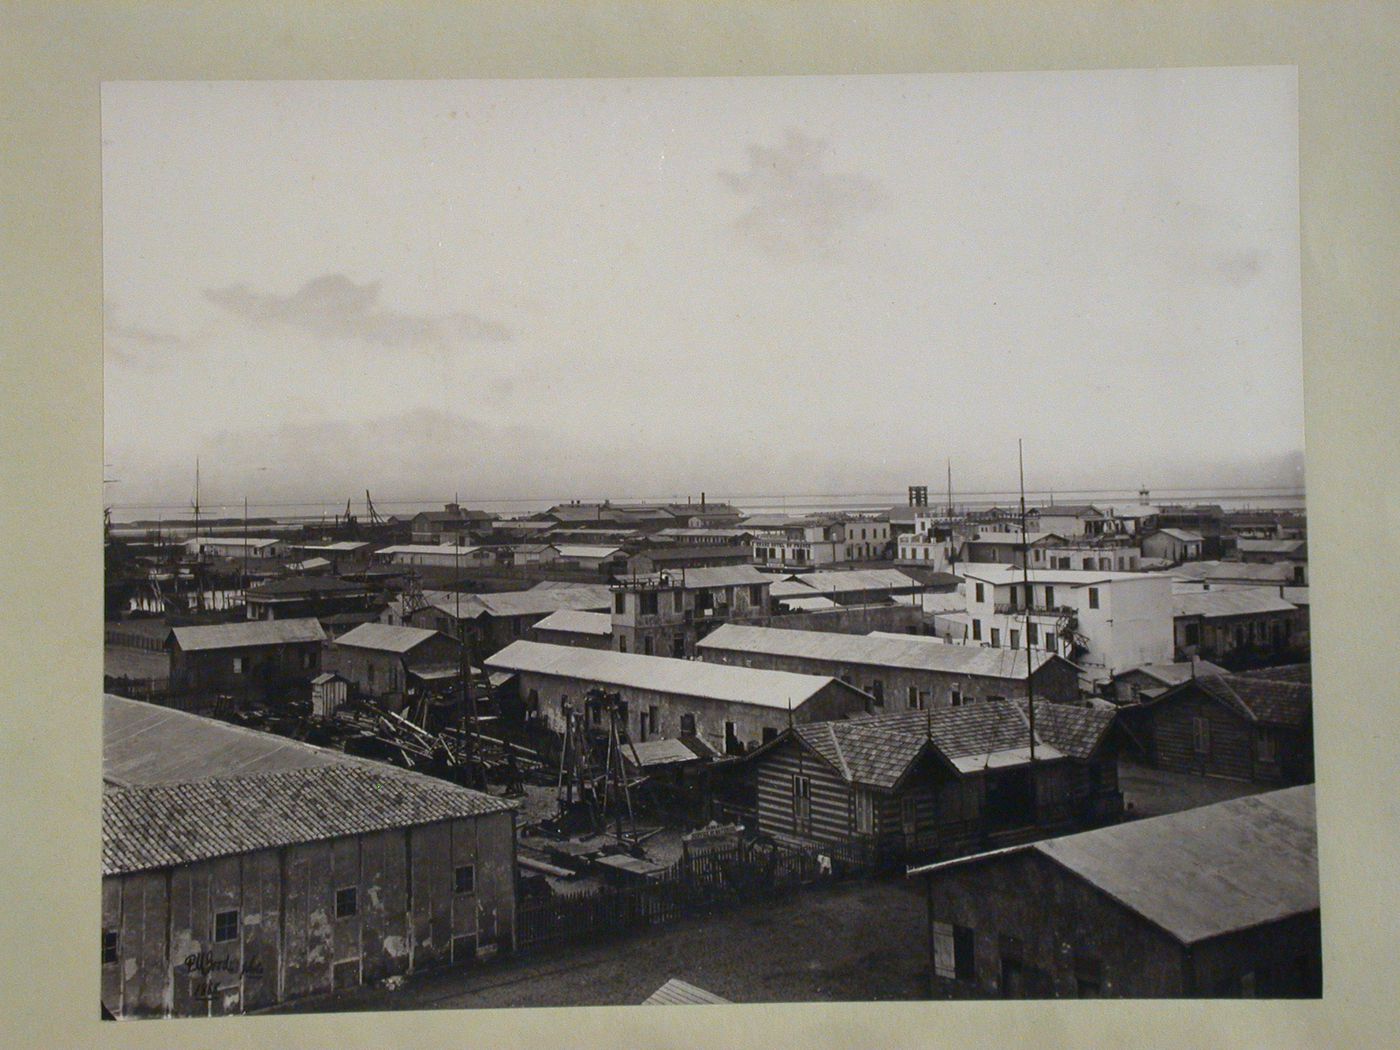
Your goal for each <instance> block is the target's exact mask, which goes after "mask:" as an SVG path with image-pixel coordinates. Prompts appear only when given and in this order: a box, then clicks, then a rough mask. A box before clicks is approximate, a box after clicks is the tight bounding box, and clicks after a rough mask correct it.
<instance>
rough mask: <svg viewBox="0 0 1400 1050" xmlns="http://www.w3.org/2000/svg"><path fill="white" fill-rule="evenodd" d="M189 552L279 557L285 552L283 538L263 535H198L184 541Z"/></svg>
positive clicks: (235, 556)
mask: <svg viewBox="0 0 1400 1050" xmlns="http://www.w3.org/2000/svg"><path fill="white" fill-rule="evenodd" d="M185 549H186V550H187V551H189V553H190V554H194V555H201V554H202V555H205V556H210V555H213V556H216V557H221V558H245V557H246V558H265V559H266V558H280V557H282V555H284V554H285V553H286V552H287V543H286V541H285V540H280V539H269V538H267V537H265V536H200V537H199V538H198V539H194V538H190V539H188V540H186V541H185Z"/></svg>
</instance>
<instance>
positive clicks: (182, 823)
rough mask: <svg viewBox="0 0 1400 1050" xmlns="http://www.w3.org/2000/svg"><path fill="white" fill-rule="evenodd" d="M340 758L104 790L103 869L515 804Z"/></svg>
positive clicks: (116, 870) (164, 863)
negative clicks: (245, 773)
mask: <svg viewBox="0 0 1400 1050" xmlns="http://www.w3.org/2000/svg"><path fill="white" fill-rule="evenodd" d="M389 770H390V767H387V766H381V767H380V769H370V768H366V767H360V766H348V765H342V764H336V765H330V766H325V767H320V768H306V769H294V770H288V771H284V772H279V773H264V774H261V775H256V776H244V777H230V778H227V779H221V780H200V781H193V782H187V783H177V784H159V785H148V786H142V787H129V788H112V789H110V790H108V791H106V792H104V793H103V796H102V874H103V875H117V874H122V873H126V872H132V871H144V870H147V869H150V868H165V867H171V866H173V865H176V864H189V863H193V862H195V861H202V860H209V859H211V858H213V857H226V856H232V855H234V854H238V853H248V852H251V851H253V850H261V849H271V848H275V847H279V846H290V845H294V844H297V843H303V842H316V841H322V840H325V839H332V838H340V837H342V836H345V835H359V834H365V833H367V832H373V831H383V830H386V829H388V828H402V827H411V826H414V825H418V824H431V823H435V822H437V821H440V820H450V819H453V818H455V817H472V816H480V815H482V814H485V813H494V812H498V811H503V810H508V809H511V808H513V807H512V806H511V805H510V803H508V802H505V801H503V800H501V799H498V798H494V797H492V796H490V795H485V794H482V793H480V792H477V791H471V790H468V789H467V788H463V787H459V786H457V785H456V784H451V783H449V782H447V781H443V780H433V779H431V778H429V777H420V778H416V779H413V780H410V779H408V778H406V777H403V776H400V775H397V774H396V773H394V772H390V771H389Z"/></svg>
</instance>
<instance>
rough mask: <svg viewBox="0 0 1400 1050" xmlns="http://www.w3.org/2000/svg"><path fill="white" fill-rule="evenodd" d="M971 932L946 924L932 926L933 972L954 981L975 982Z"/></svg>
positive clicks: (940, 923)
mask: <svg viewBox="0 0 1400 1050" xmlns="http://www.w3.org/2000/svg"><path fill="white" fill-rule="evenodd" d="M972 945H973V937H972V930H971V929H970V928H968V927H966V926H955V925H953V924H952V923H948V922H935V923H934V924H933V972H934V974H935V975H937V976H939V977H943V978H947V979H948V980H954V981H972V980H976V977H977V971H976V967H975V965H974V963H973V955H972Z"/></svg>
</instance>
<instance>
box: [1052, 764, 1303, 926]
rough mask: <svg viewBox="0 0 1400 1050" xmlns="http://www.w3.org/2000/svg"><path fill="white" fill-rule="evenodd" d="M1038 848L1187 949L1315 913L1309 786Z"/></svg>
mask: <svg viewBox="0 0 1400 1050" xmlns="http://www.w3.org/2000/svg"><path fill="white" fill-rule="evenodd" d="M1034 848H1035V849H1037V850H1039V851H1040V852H1041V853H1043V854H1045V856H1047V857H1049V858H1051V859H1052V860H1054V861H1055V862H1056V863H1058V864H1060V865H1062V866H1063V867H1065V868H1067V869H1069V870H1070V871H1072V872H1074V873H1075V874H1076V875H1078V876H1079V877H1080V878H1083V879H1085V880H1087V881H1088V882H1090V883H1092V884H1093V885H1094V886H1097V887H1098V888H1099V889H1100V890H1102V891H1103V892H1105V893H1107V894H1108V895H1109V896H1110V897H1112V898H1114V899H1115V900H1117V901H1118V902H1119V903H1120V904H1123V905H1124V906H1126V907H1128V908H1129V909H1131V910H1132V911H1134V912H1136V913H1138V914H1139V915H1141V916H1142V917H1143V918H1145V919H1147V920H1148V921H1149V922H1151V923H1153V924H1154V925H1156V926H1158V927H1160V928H1162V929H1163V930H1166V931H1167V932H1168V933H1170V934H1171V935H1172V936H1174V937H1175V938H1176V939H1177V940H1179V941H1181V942H1182V943H1183V944H1194V943H1196V942H1197V941H1203V940H1206V939H1207V938H1210V937H1218V936H1220V935H1221V934H1225V933H1231V932H1234V931H1236V930H1244V929H1248V928H1250V927H1252V926H1258V925H1260V924H1262V923H1268V922H1276V921H1278V920H1280V919H1286V918H1288V917H1289V916H1292V915H1301V914H1305V913H1307V912H1312V911H1316V910H1317V908H1318V879H1317V817H1316V814H1315V812H1314V809H1313V788H1312V785H1306V786H1303V787H1296V788H1288V789H1286V790H1283V791H1271V792H1268V793H1266V794H1262V795H1251V796H1248V797H1246V798H1238V799H1234V800H1232V801H1229V802H1220V803H1217V804H1215V805H1212V806H1202V807H1200V808H1198V809H1189V810H1185V811H1183V812H1180V813H1172V814H1169V815H1167V816H1163V817H1153V818H1151V819H1148V820H1136V821H1132V822H1130V823H1127V824H1119V825H1116V826H1114V827H1110V828H1102V829H1099V830H1097V831H1088V832H1084V833H1083V834H1079V835H1069V836H1066V837H1064V838H1059V839H1050V840H1048V841H1044V842H1038V843H1036V844H1035V846H1034Z"/></svg>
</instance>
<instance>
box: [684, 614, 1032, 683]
mask: <svg viewBox="0 0 1400 1050" xmlns="http://www.w3.org/2000/svg"><path fill="white" fill-rule="evenodd" d="M696 649H697V651H698V652H700V653H701V654H702V655H703V654H704V653H705V652H706V651H715V650H725V651H728V652H740V653H763V654H766V655H770V656H788V657H800V658H805V659H810V660H834V661H839V662H841V663H852V664H865V665H868V666H871V667H898V668H905V669H908V670H914V671H937V672H942V673H946V674H966V675H978V676H980V677H984V678H1014V679H1024V678H1025V677H1026V654H1025V653H1024V652H1021V651H1019V650H1012V649H1000V648H995V649H994V648H990V647H984V646H980V645H978V646H973V645H947V644H944V645H930V644H929V643H928V642H927V641H921V640H920V639H918V638H909V639H904V638H897V637H896V638H886V637H879V636H875V635H868V634H865V635H861V634H837V633H834V632H828V631H792V630H786V629H783V628H779V627H750V626H747V625H745V624H735V623H727V624H723V625H722V626H720V627H718V628H716V629H715V630H713V631H711V632H710V633H709V634H707V635H706V636H705V637H704V638H702V639H701V640H700V641H699V642H698V643H696ZM1034 657H1035V662H1034V666H1035V668H1036V670H1039V669H1040V668H1041V667H1043V666H1045V664H1047V663H1048V662H1050V661H1051V660H1054V659H1057V657H1055V656H1054V655H1052V654H1050V653H1047V652H1043V651H1041V652H1036V653H1035V654H1034Z"/></svg>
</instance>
